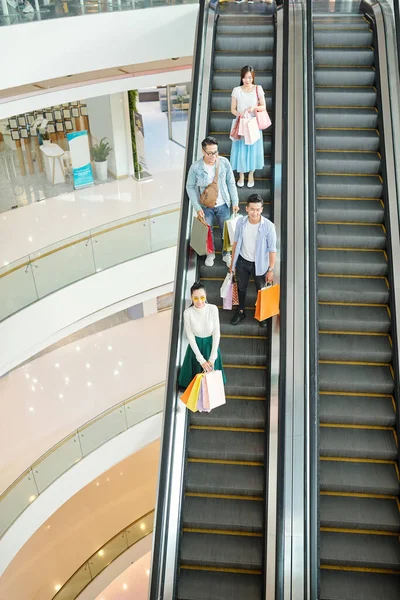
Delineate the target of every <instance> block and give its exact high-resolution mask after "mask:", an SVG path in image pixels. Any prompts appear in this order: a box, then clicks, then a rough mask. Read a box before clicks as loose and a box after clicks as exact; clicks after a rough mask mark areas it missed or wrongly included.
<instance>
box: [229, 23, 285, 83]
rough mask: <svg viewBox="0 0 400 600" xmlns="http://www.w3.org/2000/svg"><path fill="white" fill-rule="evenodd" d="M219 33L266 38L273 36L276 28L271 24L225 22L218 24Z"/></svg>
mask: <svg viewBox="0 0 400 600" xmlns="http://www.w3.org/2000/svg"><path fill="white" fill-rule="evenodd" d="M218 33H219V34H223V35H225V34H227V33H229V34H236V35H241V34H244V33H245V34H246V35H249V34H250V35H254V34H257V35H260V34H263V35H264V36H265V35H266V34H267V35H268V34H269V35H272V36H273V33H274V26H273V25H272V24H271V23H260V24H257V23H225V22H224V21H221V23H219V24H218ZM272 39H273V38H272ZM257 77H258V73H257Z"/></svg>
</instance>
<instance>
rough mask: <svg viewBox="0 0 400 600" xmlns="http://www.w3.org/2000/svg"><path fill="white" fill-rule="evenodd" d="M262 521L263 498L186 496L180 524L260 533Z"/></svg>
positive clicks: (194, 527)
mask: <svg viewBox="0 0 400 600" xmlns="http://www.w3.org/2000/svg"><path fill="white" fill-rule="evenodd" d="M263 522H264V506H263V503H262V502H255V501H253V500H247V501H246V500H227V499H222V498H196V497H194V496H187V497H186V498H185V501H184V507H183V527H184V528H187V529H216V530H218V531H222V530H225V531H246V532H250V533H261V532H262V530H263Z"/></svg>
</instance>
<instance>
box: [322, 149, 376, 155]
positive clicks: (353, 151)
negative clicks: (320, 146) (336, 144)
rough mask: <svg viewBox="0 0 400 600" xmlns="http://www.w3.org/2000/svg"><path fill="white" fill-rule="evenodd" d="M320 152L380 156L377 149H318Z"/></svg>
mask: <svg viewBox="0 0 400 600" xmlns="http://www.w3.org/2000/svg"><path fill="white" fill-rule="evenodd" d="M316 152H317V154H318V152H327V153H332V154H334V153H335V152H341V153H343V154H344V153H346V154H376V155H377V156H379V152H378V151H377V150H316Z"/></svg>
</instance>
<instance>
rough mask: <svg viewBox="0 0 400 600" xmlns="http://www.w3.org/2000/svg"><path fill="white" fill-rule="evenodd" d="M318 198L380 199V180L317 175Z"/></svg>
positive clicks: (366, 176) (378, 178) (365, 177)
mask: <svg viewBox="0 0 400 600" xmlns="http://www.w3.org/2000/svg"><path fill="white" fill-rule="evenodd" d="M316 182H317V194H318V196H331V197H333V198H380V197H381V195H382V189H383V186H382V180H381V178H380V176H379V175H358V174H354V175H344V174H343V173H338V174H336V175H333V174H332V175H320V174H317V178H316Z"/></svg>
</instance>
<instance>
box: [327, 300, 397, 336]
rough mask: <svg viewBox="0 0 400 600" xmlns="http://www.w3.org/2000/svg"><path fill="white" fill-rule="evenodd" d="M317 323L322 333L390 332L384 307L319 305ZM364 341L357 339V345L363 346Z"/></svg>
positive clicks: (387, 315)
mask: <svg viewBox="0 0 400 600" xmlns="http://www.w3.org/2000/svg"><path fill="white" fill-rule="evenodd" d="M318 323H319V328H320V330H323V331H360V332H371V333H387V332H389V331H390V317H389V313H388V311H387V308H386V306H351V305H349V306H341V305H335V304H320V305H319V307H318ZM347 337H348V336H347ZM355 337H356V336H355ZM364 339H365V336H362V337H359V343H362V344H364Z"/></svg>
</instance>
